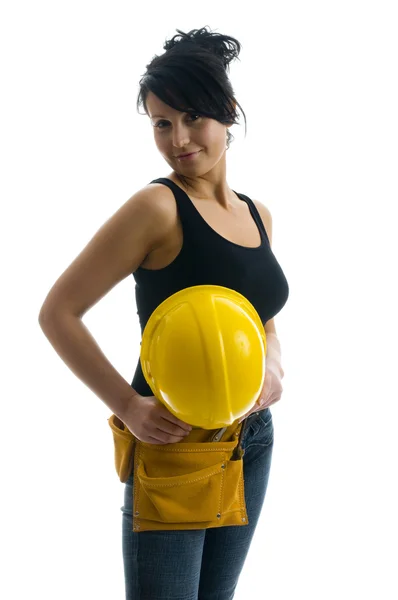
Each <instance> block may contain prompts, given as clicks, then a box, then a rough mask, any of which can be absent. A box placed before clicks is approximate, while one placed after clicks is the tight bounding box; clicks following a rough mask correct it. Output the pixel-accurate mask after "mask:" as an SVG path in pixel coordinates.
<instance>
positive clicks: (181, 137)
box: [172, 125, 190, 149]
mask: <svg viewBox="0 0 398 600" xmlns="http://www.w3.org/2000/svg"><path fill="white" fill-rule="evenodd" d="M172 139H173V146H174V147H175V148H177V149H180V148H184V147H186V146H189V143H190V138H189V135H188V133H187V131H186V129H185V127H184V125H181V126H179V125H176V126H175V127H174V129H173V133H172Z"/></svg>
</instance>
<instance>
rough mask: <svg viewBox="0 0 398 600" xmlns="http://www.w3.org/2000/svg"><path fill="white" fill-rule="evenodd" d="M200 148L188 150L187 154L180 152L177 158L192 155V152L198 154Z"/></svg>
mask: <svg viewBox="0 0 398 600" xmlns="http://www.w3.org/2000/svg"><path fill="white" fill-rule="evenodd" d="M198 152H200V150H195V152H187V153H186V154H179V155H178V156H177V158H183V157H184V156H190V155H191V154H197V153H198Z"/></svg>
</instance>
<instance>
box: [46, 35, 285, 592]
mask: <svg viewBox="0 0 398 600" xmlns="http://www.w3.org/2000/svg"><path fill="white" fill-rule="evenodd" d="M177 31H178V32H179V34H180V35H175V36H174V37H173V38H172V39H171V40H169V41H167V42H166V43H165V45H164V50H165V51H166V52H165V53H164V54H162V55H161V56H155V57H154V58H153V60H152V61H151V63H150V64H149V65H148V66H147V70H146V73H145V75H144V76H143V78H142V79H141V81H140V92H139V97H138V100H137V108H138V107H139V105H140V104H142V105H143V106H144V109H145V114H146V115H147V116H148V118H149V119H150V122H151V124H152V127H153V133H154V139H155V143H156V146H157V148H158V150H159V152H160V153H161V155H162V156H163V157H164V159H165V161H166V162H167V163H168V165H169V166H170V168H171V172H170V173H169V174H168V175H167V176H166V177H160V178H158V179H154V180H153V181H151V182H150V183H149V184H148V185H146V186H145V187H144V188H142V189H140V190H139V191H137V192H136V193H135V194H134V195H133V196H132V197H131V198H130V199H129V200H128V201H127V202H126V203H125V204H124V205H122V206H121V208H120V209H119V210H118V211H117V212H116V213H115V214H114V215H113V216H112V217H111V218H110V219H109V220H108V221H107V222H106V223H105V224H104V225H103V226H102V227H101V228H100V229H99V231H98V232H97V233H96V234H95V236H94V237H93V238H92V240H91V241H90V242H89V243H88V245H87V246H86V247H85V248H84V249H83V251H82V252H81V253H80V254H79V256H78V257H77V258H76V259H75V261H74V262H73V263H72V264H71V265H70V266H69V267H68V269H67V270H66V271H65V272H64V273H63V274H62V275H61V277H60V278H59V279H58V280H57V282H56V283H55V284H54V286H53V287H52V289H51V290H50V292H49V294H48V296H47V298H46V300H45V302H44V304H43V307H42V310H41V313H40V318H39V321H40V324H41V327H42V329H43V331H44V333H45V335H46V336H47V337H48V339H49V340H50V342H51V343H52V344H53V346H54V348H55V350H56V351H57V352H58V353H59V355H60V356H61V358H62V359H63V360H64V361H65V363H66V364H68V366H69V367H70V368H71V369H72V370H73V372H74V373H75V375H76V376H78V377H79V378H80V379H81V380H82V381H83V382H84V383H86V385H88V386H89V387H90V389H92V390H93V391H94V393H96V394H97V395H98V396H99V397H100V398H101V399H102V400H103V402H104V403H105V404H106V405H107V406H108V407H109V408H110V409H111V410H112V412H113V413H114V414H115V415H117V417H118V418H119V419H120V420H121V421H122V422H123V423H124V424H125V425H126V426H127V428H128V429H129V430H130V431H131V432H132V433H133V434H134V435H135V436H136V437H137V438H138V439H139V440H142V441H144V442H149V443H153V444H169V443H175V442H178V441H181V440H183V439H185V436H186V435H187V434H188V433H189V431H190V430H191V426H190V425H189V424H187V423H185V422H183V421H181V420H179V419H178V418H176V417H175V416H174V415H172V414H171V413H170V412H169V411H168V410H167V409H166V407H165V406H164V405H163V404H161V403H160V402H159V401H158V400H157V399H156V397H154V396H153V395H152V391H151V388H150V387H149V385H148V384H147V382H146V380H145V378H144V376H143V372H142V369H141V364H140V361H138V363H137V367H136V370H135V374H134V378H133V381H132V383H131V385H130V384H129V383H128V382H127V381H125V379H123V378H122V377H121V375H120V374H119V373H118V372H117V371H116V369H114V367H113V366H112V365H111V364H110V362H109V361H108V360H107V359H106V357H105V356H104V354H103V353H102V352H101V350H100V348H99V347H98V345H97V344H96V342H95V340H94V339H93V338H92V336H91V335H90V333H89V331H88V330H87V328H86V327H85V326H84V324H83V322H82V317H83V315H84V314H85V313H86V312H87V311H88V310H89V309H90V308H91V307H92V306H93V305H94V304H95V303H96V302H97V301H98V300H99V299H100V298H102V297H103V296H104V295H105V294H106V293H107V292H108V291H109V290H110V289H112V287H114V286H115V285H116V284H117V283H118V282H120V281H121V280H122V279H124V278H125V277H127V276H129V275H130V274H132V275H133V277H134V279H135V281H136V303H137V308H138V316H139V320H140V326H141V331H143V330H144V327H145V325H146V323H147V321H148V319H149V317H150V315H151V314H152V312H153V311H154V310H155V308H156V307H157V306H158V305H159V304H160V303H161V302H162V301H163V300H165V299H166V298H168V297H169V296H171V295H172V294H174V293H176V292H177V291H179V290H182V289H184V288H187V287H190V286H195V285H202V284H215V285H221V286H225V287H228V288H232V289H234V290H236V291H238V292H240V293H241V294H243V295H244V296H245V297H246V298H248V299H249V300H250V302H251V303H252V304H253V306H254V307H255V308H256V310H257V312H258V314H259V315H260V317H261V321H262V323H263V324H264V327H265V331H266V332H267V374H266V375H267V377H266V383H265V384H264V388H263V391H262V394H261V398H259V402H258V403H256V405H255V406H254V407H253V409H252V410H251V411H249V413H247V415H245V417H246V418H247V423H246V425H247V427H246V429H245V434H244V439H243V440H242V444H243V447H244V449H245V453H244V480H245V499H246V506H247V513H248V517H249V524H248V525H247V526H244V527H219V528H209V529H195V530H179V531H142V532H139V533H137V532H135V531H134V530H133V528H132V526H131V520H132V506H133V504H132V502H133V499H132V498H133V489H132V487H133V473H132V474H131V476H130V477H129V478H128V480H127V482H126V484H125V493H124V505H123V506H122V508H121V510H122V523H123V528H122V548H123V560H124V570H125V583H126V598H127V599H133V598H134V600H144V599H148V600H149V599H150V600H158V599H159V600H160V599H163V598H178V599H180V600H182V599H185V598H186V599H187V600H188V599H189V600H192V599H193V598H200V599H201V600H206V599H209V600H210V598H217V599H218V600H227V599H228V600H229V599H231V598H233V596H234V593H235V588H236V585H237V582H238V578H239V575H240V573H241V570H242V567H243V564H244V561H245V558H246V555H247V552H248V550H249V547H250V543H251V540H252V537H253V534H254V531H255V528H256V525H257V521H258V518H259V515H260V512H261V508H262V505H263V501H264V498H265V493H266V489H267V483H268V478H269V472H270V466H271V456H272V449H273V439H274V428H273V423H272V415H271V412H270V409H269V406H270V405H271V404H273V403H274V402H276V401H278V400H279V399H280V396H281V392H282V386H281V379H282V377H283V369H282V367H281V364H280V344H279V341H278V338H277V336H276V331H275V325H274V320H273V317H274V316H275V315H276V314H277V313H278V312H279V311H280V310H281V309H282V307H283V306H284V305H285V303H286V301H287V298H288V295H289V287H288V283H287V280H286V278H285V276H284V274H283V271H282V269H281V267H280V266H279V263H278V262H277V260H276V258H275V256H274V254H273V252H272V250H271V241H272V239H271V233H272V219H271V214H270V212H269V210H268V209H267V208H266V207H265V205H263V204H262V203H261V202H260V201H258V200H252V199H250V198H249V197H248V196H246V195H244V194H243V193H237V192H235V191H234V190H232V189H231V188H230V187H229V185H228V183H227V180H226V150H227V149H228V147H229V144H230V141H231V138H232V136H231V134H230V132H229V128H230V127H231V125H233V124H235V123H236V121H237V118H238V116H237V113H236V110H235V109H236V105H237V104H238V103H237V101H236V100H235V97H234V92H233V88H232V86H231V83H230V81H229V79H228V76H227V68H228V65H229V63H230V62H231V60H233V59H234V58H237V57H238V55H239V52H240V44H239V42H238V41H237V40H236V39H235V38H233V37H229V36H225V35H221V34H214V33H212V32H210V31H208V30H207V29H206V28H202V29H200V30H192V31H191V32H189V33H188V34H185V33H183V32H181V31H180V30H177ZM238 105H239V104H238ZM239 106H240V105H239ZM242 112H243V110H242ZM243 114H244V113H243ZM187 155H189V156H187ZM260 400H262V403H261V402H260ZM260 408H262V409H260ZM259 409H260V410H259Z"/></svg>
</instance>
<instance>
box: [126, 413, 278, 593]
mask: <svg viewBox="0 0 398 600" xmlns="http://www.w3.org/2000/svg"><path fill="white" fill-rule="evenodd" d="M246 421H247V424H246V429H245V432H244V433H243V436H242V448H243V449H244V450H245V452H244V455H243V476H244V486H245V500H246V509H247V514H248V518H249V524H248V525H244V526H242V527H238V526H229V527H228V526H226V527H214V528H209V529H191V530H176V531H170V530H169V531H142V532H140V533H136V532H134V531H133V529H132V519H133V513H132V504H133V473H132V474H131V475H130V477H129V479H128V480H127V481H126V483H125V488H124V505H123V506H122V507H121V511H122V513H123V516H122V547H123V563H124V575H125V590H126V600H231V598H233V597H234V595H235V588H236V586H237V583H238V579H239V576H240V573H241V571H242V568H243V565H244V562H245V559H246V556H247V553H248V550H249V547H250V544H251V541H252V538H253V534H254V531H255V529H256V526H257V522H258V518H259V516H260V513H261V509H262V507H263V502H264V498H265V493H266V491H267V485H268V478H269V473H270V467H271V457H272V449H273V443H274V426H273V422H272V414H271V411H270V409H269V408H266V409H265V410H262V411H260V412H258V413H253V414H251V415H250V416H249V417H247V419H246Z"/></svg>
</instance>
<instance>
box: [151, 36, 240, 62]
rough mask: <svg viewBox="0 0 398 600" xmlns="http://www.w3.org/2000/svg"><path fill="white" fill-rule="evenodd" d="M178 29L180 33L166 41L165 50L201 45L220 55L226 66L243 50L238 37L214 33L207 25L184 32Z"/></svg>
mask: <svg viewBox="0 0 398 600" xmlns="http://www.w3.org/2000/svg"><path fill="white" fill-rule="evenodd" d="M176 31H178V34H176V35H174V36H173V37H172V38H171V39H170V40H167V41H166V42H165V44H164V46H163V49H164V50H171V49H172V48H180V49H182V48H183V49H184V50H187V49H188V48H189V45H190V44H191V45H192V44H195V46H201V47H202V48H204V49H205V50H208V51H210V52H212V53H213V54H216V55H217V56H219V57H220V59H221V60H222V62H223V64H224V67H227V66H228V65H229V63H230V62H231V61H232V60H233V59H234V58H238V55H239V53H240V50H241V44H240V43H239V42H238V40H237V39H236V38H234V37H231V36H227V35H222V34H221V33H213V32H212V31H211V30H209V31H208V30H207V26H206V27H202V28H201V29H192V30H191V31H189V32H188V33H184V32H183V31H181V29H177V30H176Z"/></svg>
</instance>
